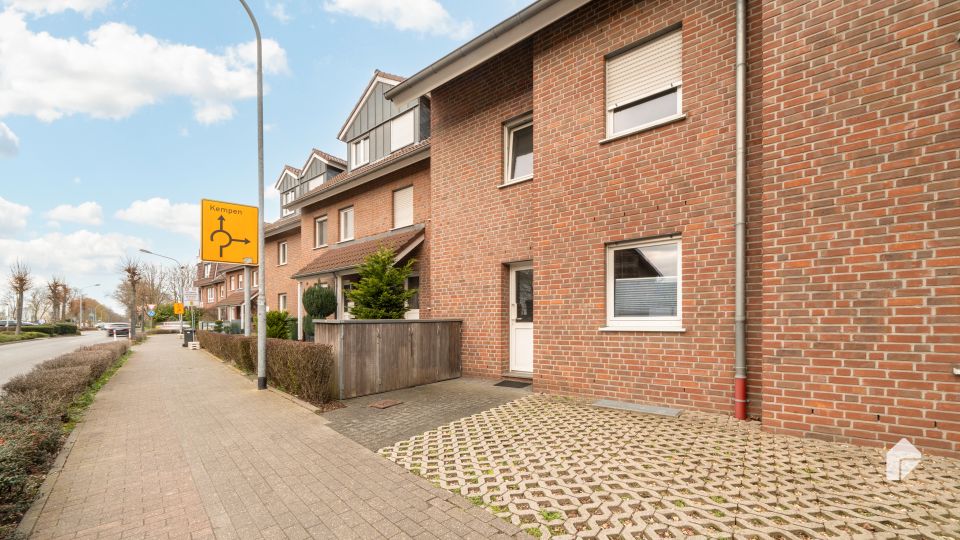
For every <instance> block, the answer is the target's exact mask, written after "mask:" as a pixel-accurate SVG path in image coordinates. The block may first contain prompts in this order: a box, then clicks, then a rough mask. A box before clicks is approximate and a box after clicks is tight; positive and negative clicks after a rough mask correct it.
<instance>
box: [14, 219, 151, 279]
mask: <svg viewBox="0 0 960 540" xmlns="http://www.w3.org/2000/svg"><path fill="white" fill-rule="evenodd" d="M141 247H147V242H146V241H145V240H143V239H141V238H137V237H135V236H128V235H124V234H116V233H111V234H100V233H95V232H90V231H87V230H80V231H76V232H73V233H70V234H63V233H59V232H52V233H48V234H45V235H43V236H38V237H36V238H32V239H29V240H21V239H12V238H7V239H0V259H2V261H0V262H2V265H3V266H2V268H6V267H8V266H10V265H11V264H13V263H14V262H15V261H17V260H21V261H23V262H24V263H26V264H27V265H28V266H29V267H30V269H31V270H32V271H33V272H35V273H36V274H37V275H38V276H51V275H54V274H59V275H70V276H76V275H81V274H93V273H97V272H104V273H116V272H117V271H118V269H119V266H120V260H121V259H122V258H123V256H124V255H125V254H127V252H128V250H131V249H133V250H136V249H139V248H141Z"/></svg>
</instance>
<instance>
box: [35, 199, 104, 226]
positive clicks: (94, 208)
mask: <svg viewBox="0 0 960 540" xmlns="http://www.w3.org/2000/svg"><path fill="white" fill-rule="evenodd" d="M44 216H45V217H46V218H47V219H49V220H53V221H57V222H60V221H69V222H71V223H81V224H83V225H100V224H102V223H103V207H101V206H100V205H99V204H97V203H95V202H93V201H90V202H85V203H80V204H78V205H76V206H74V205H70V204H61V205H59V206H57V207H55V208H53V209H52V210H50V211H49V212H47V213H46V214H44Z"/></svg>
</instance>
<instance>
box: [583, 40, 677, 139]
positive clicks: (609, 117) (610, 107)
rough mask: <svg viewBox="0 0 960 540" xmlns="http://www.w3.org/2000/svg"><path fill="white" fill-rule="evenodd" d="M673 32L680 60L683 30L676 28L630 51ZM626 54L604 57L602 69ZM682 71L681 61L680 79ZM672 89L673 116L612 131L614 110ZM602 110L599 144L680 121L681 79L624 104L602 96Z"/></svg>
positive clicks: (632, 98)
mask: <svg viewBox="0 0 960 540" xmlns="http://www.w3.org/2000/svg"><path fill="white" fill-rule="evenodd" d="M674 32H678V33H680V48H681V51H680V54H681V58H682V56H683V29H682V27H678V28H675V29H673V30H670V31H668V32H666V33H664V34H663V35H660V36H657V37H655V38H653V39H650V40H644V41H645V42H644V43H642V44H640V45H637V46H635V47H631V48H630V50H633V49H634V48H636V47H644V46H647V45H650V44H652V43H654V42H656V41H657V40H659V39H662V38H664V37H666V36H669V35H671V34H673V33H674ZM628 52H630V51H629V50H628V51H624V52H623V53H611V55H612V56H608V57H606V58H605V59H604V69H606V66H607V63H608V62H610V61H611V60H613V59H614V58H617V57H619V56H620V55H621V54H627V53H628ZM682 71H683V67H682V61H681V77H682ZM606 84H607V83H604V92H606V91H607V87H606ZM674 89H675V90H676V93H677V110H676V111H675V112H674V113H673V114H671V115H668V116H664V117H663V118H658V119H656V120H652V121H650V122H647V123H646V124H641V125H639V126H633V127H631V128H627V129H625V130H623V131H617V132H615V131H613V113H614V111H615V110H617V109H623V108H626V107H630V106H632V105H636V104H637V103H640V102H642V101H646V100H649V99H651V98H654V97H657V96H659V95H661V94H666V93H668V92H670V91H672V90H674ZM604 110H605V111H606V129H605V133H606V138H605V139H604V140H603V141H601V142H607V141H610V140H615V139H619V138H621V137H625V136H627V135H631V134H633V133H637V132H640V131H646V130H648V129H651V128H654V127H657V126H660V125H663V124H669V123H670V122H674V121H677V120H681V119H683V118H685V117H686V115H685V114H683V81H682V79H681V80H676V81H671V82H670V83H669V84H667V85H665V86H661V87H659V88H656V89H654V90H651V91H650V92H647V93H645V94H643V95H639V96H634V97H631V98H630V99H629V100H627V101H625V102H621V103H609V102H607V98H606V96H604Z"/></svg>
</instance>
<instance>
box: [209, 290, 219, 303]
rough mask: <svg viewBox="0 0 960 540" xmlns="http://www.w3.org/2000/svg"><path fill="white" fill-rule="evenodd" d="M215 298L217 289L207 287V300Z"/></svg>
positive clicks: (211, 300)
mask: <svg viewBox="0 0 960 540" xmlns="http://www.w3.org/2000/svg"><path fill="white" fill-rule="evenodd" d="M216 299H217V291H215V290H214V288H213V287H210V288H209V289H207V302H213V301H214V300H216Z"/></svg>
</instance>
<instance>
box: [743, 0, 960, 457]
mask: <svg viewBox="0 0 960 540" xmlns="http://www.w3.org/2000/svg"><path fill="white" fill-rule="evenodd" d="M754 13H755V19H759V20H760V23H759V27H758V28H756V30H755V32H754V35H755V39H759V40H762V45H761V46H762V49H763V56H762V60H761V61H760V62H757V63H756V64H755V65H754V66H753V67H752V69H754V70H757V71H758V76H759V77H760V80H759V81H758V83H759V84H760V85H762V88H763V107H762V110H761V111H760V120H759V121H758V122H757V124H759V125H756V128H757V129H759V130H762V133H763V135H764V137H763V144H762V148H761V149H760V150H759V151H760V152H761V155H760V156H757V159H759V160H760V161H761V162H762V171H763V172H762V174H763V230H764V237H763V251H764V264H763V283H764V287H763V304H764V310H765V321H766V325H765V328H764V335H763V354H764V357H765V360H766V365H765V366H764V375H765V380H764V393H765V400H764V407H763V423H764V426H765V427H766V428H768V429H772V430H776V431H779V432H783V433H790V434H796V435H803V436H811V437H816V438H821V439H828V440H834V441H851V442H857V443H860V444H870V445H887V446H889V445H890V443H893V442H895V441H897V440H899V439H900V438H901V437H907V438H908V439H910V440H911V441H912V442H913V443H914V444H916V445H918V446H920V447H922V448H925V449H939V451H941V452H945V453H953V454H957V453H960V378H958V377H956V376H954V375H952V374H951V373H950V369H951V364H957V363H960V307H958V306H960V241H958V237H960V203H958V200H960V180H958V178H960V172H958V171H960V82H958V81H960V45H958V44H957V36H958V35H960V11H958V9H957V5H956V4H953V3H950V2H933V1H918V0H900V1H891V0H877V1H873V2H865V3H849V2H831V3H826V4H811V3H808V2H804V1H802V0H791V1H786V0H781V1H776V2H763V3H758V2H754Z"/></svg>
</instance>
